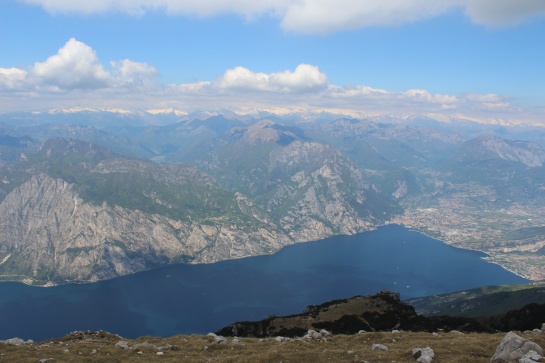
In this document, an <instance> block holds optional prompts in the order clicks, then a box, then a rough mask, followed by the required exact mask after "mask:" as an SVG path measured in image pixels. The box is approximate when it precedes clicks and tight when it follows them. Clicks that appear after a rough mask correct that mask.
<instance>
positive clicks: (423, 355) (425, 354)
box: [412, 347, 435, 363]
mask: <svg viewBox="0 0 545 363" xmlns="http://www.w3.org/2000/svg"><path fill="white" fill-rule="evenodd" d="M412 354H413V358H414V359H416V361H417V362H418V363H431V362H432V361H433V358H435V352H434V351H433V349H431V348H430V347H426V348H413V351H412Z"/></svg>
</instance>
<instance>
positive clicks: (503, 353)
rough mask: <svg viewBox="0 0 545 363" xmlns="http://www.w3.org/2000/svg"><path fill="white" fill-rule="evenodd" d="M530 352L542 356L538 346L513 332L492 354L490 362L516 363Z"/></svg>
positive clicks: (541, 350) (508, 334)
mask: <svg viewBox="0 0 545 363" xmlns="http://www.w3.org/2000/svg"><path fill="white" fill-rule="evenodd" d="M531 350H533V351H535V352H536V353H537V354H539V355H543V349H542V348H541V347H540V346H539V345H537V344H536V343H534V342H531V341H529V340H528V339H524V338H523V337H521V336H518V335H517V334H515V333H513V332H509V333H507V335H506V336H505V337H504V338H503V340H502V341H501V343H500V345H498V347H497V348H496V353H494V356H493V357H492V359H491V361H492V362H517V361H518V360H520V359H521V358H522V357H524V355H525V354H526V353H528V352H530V351H531Z"/></svg>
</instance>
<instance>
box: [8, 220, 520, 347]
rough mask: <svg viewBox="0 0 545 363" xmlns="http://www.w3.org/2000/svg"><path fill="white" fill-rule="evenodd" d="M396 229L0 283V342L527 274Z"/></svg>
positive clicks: (221, 319) (213, 325) (201, 321)
mask: <svg viewBox="0 0 545 363" xmlns="http://www.w3.org/2000/svg"><path fill="white" fill-rule="evenodd" d="M484 256H485V254H483V253H481V252H475V251H468V250H462V249H457V248H454V247H450V246H448V245H446V244H444V243H442V242H440V241H438V240H435V239H432V238H429V237H427V236H424V235H422V234H420V233H417V232H414V231H410V230H408V229H406V228H403V227H401V226H397V225H388V226H384V227H381V228H379V229H378V230H376V231H372V232H366V233H362V234H358V235H355V236H338V237H332V238H328V239H325V240H321V241H316V242H312V243H304V244H298V245H293V246H289V247H286V248H284V249H282V250H281V251H279V252H278V253H276V254H274V255H268V256H257V257H249V258H244V259H239V260H231V261H223V262H218V263H215V264H208V265H173V266H167V267H162V268H158V269H155V270H152V271H146V272H142V273H138V274H134V275H131V276H125V277H121V278H117V279H115V280H110V281H103V282H98V283H93V284H81V285H64V286H57V287H50V288H41V287H31V286H26V285H24V284H20V283H10V282H5V283H0V339H8V338H12V337H20V338H23V339H33V340H43V339H46V338H52V337H60V336H64V335H66V334H68V333H69V332H71V331H75V330H106V331H109V332H111V333H117V334H119V335H121V336H123V337H126V338H135V337H138V336H142V335H157V336H170V335H175V334H181V333H183V334H191V333H201V334H206V333H208V332H211V331H216V330H218V329H220V328H222V327H224V326H226V325H228V324H230V323H233V322H235V321H240V320H259V319H263V318H265V317H267V316H269V315H286V314H294V313H299V312H301V311H302V310H303V309H304V308H305V307H306V306H308V305H311V304H319V303H322V302H325V301H328V300H332V299H339V298H349V297H352V296H354V295H367V294H374V293H376V292H377V291H379V290H381V289H389V290H392V291H397V292H400V293H401V297H402V298H409V297H416V296H424V295H432V294H440V293H445V292H452V291H457V290H464V289H469V288H473V287H479V286H484V285H499V284H517V283H525V282H527V280H525V279H523V278H521V277H519V276H517V275H515V274H513V273H511V272H509V271H507V270H505V269H503V268H501V267H500V266H498V265H494V264H491V263H488V262H487V261H485V260H483V259H482V257H484Z"/></svg>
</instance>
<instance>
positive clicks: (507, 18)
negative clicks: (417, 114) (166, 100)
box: [20, 0, 545, 34]
mask: <svg viewBox="0 0 545 363" xmlns="http://www.w3.org/2000/svg"><path fill="white" fill-rule="evenodd" d="M20 1H22V2H25V3H28V4H33V5H38V6H41V7H43V8H44V9H46V10H48V11H50V12H54V13H58V12H60V13H84V14H92V13H104V12H124V13H129V14H135V15H142V14H145V13H146V12H150V11H164V12H166V13H168V14H173V15H176V14H182V15H199V16H212V15H216V14H220V13H234V14H240V15H242V16H244V17H246V18H255V17H258V16H261V15H265V14H267V15H271V16H273V17H276V18H278V19H279V21H280V24H281V26H282V28H284V29H285V30H288V31H294V32H299V33H310V34H316V33H318V34H322V33H331V32H336V31H342V30H350V29H359V28H364V27H370V26H388V25H398V24H404V23H409V22H414V21H419V20H423V19H427V18H431V17H435V16H439V15H441V14H444V13H446V12H448V11H452V10H457V9H458V10H462V11H463V12H464V13H465V14H466V15H467V16H468V17H469V18H470V19H471V21H472V22H474V23H475V24H480V25H485V26H489V27H502V26H509V25H514V24H518V23H521V22H524V21H526V20H527V19H529V18H532V17H535V16H544V15H545V1H543V0H361V1H353V0H336V1H330V0H235V1H230V0H200V1H193V0H93V1H72V0H20Z"/></svg>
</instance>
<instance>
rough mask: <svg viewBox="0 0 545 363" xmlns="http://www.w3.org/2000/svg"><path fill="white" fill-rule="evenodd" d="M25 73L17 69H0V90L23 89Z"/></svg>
mask: <svg viewBox="0 0 545 363" xmlns="http://www.w3.org/2000/svg"><path fill="white" fill-rule="evenodd" d="M27 74H28V73H27V71H24V70H22V69H19V68H0V89H6V90H18V89H22V88H24V85H25V79H26V77H27Z"/></svg>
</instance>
